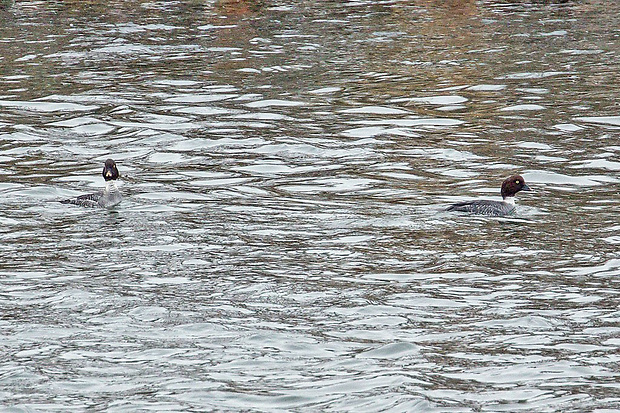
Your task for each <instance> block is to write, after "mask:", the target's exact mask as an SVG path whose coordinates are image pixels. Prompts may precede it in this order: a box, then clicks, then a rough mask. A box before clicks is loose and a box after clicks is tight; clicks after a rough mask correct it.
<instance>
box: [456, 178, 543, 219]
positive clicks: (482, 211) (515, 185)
mask: <svg viewBox="0 0 620 413" xmlns="http://www.w3.org/2000/svg"><path fill="white" fill-rule="evenodd" d="M519 191H531V189H530V187H529V186H527V184H526V183H525V180H524V179H523V177H522V176H521V175H513V176H511V177H510V178H507V179H506V180H505V181H504V182H502V191H501V193H502V199H503V200H502V201H489V200H479V201H466V202H459V203H456V204H453V205H450V206H449V207H448V209H447V210H448V211H459V212H468V213H470V214H475V215H490V216H495V217H501V216H504V215H510V214H513V213H514V212H515V195H516V194H517V192H519Z"/></svg>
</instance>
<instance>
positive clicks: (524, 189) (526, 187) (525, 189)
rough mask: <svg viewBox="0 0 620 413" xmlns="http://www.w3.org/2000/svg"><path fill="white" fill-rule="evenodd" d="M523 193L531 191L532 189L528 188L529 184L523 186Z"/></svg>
mask: <svg viewBox="0 0 620 413" xmlns="http://www.w3.org/2000/svg"><path fill="white" fill-rule="evenodd" d="M521 190H522V191H531V190H532V188H530V187H529V186H527V184H523V188H521Z"/></svg>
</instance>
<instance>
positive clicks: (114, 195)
mask: <svg viewBox="0 0 620 413" xmlns="http://www.w3.org/2000/svg"><path fill="white" fill-rule="evenodd" d="M101 175H103V179H105V188H104V189H103V191H99V192H96V193H94V194H87V195H80V196H78V197H77V198H71V199H65V200H63V201H60V202H62V203H63V204H74V205H80V206H84V207H99V208H112V207H113V206H116V205H118V204H120V203H121V201H122V200H123V196H122V195H121V193H120V191H119V190H118V188H117V187H116V180H117V179H118V177H119V173H118V168H117V167H116V162H114V161H113V160H112V159H107V160H106V161H105V165H104V166H103V172H102V173H101Z"/></svg>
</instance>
